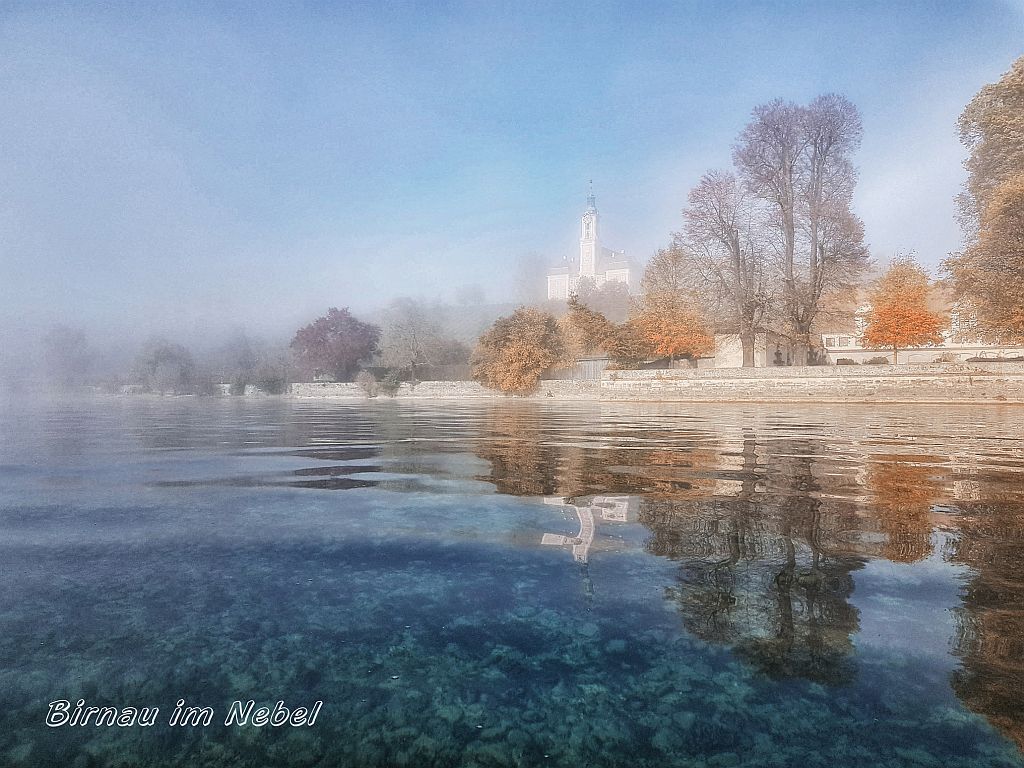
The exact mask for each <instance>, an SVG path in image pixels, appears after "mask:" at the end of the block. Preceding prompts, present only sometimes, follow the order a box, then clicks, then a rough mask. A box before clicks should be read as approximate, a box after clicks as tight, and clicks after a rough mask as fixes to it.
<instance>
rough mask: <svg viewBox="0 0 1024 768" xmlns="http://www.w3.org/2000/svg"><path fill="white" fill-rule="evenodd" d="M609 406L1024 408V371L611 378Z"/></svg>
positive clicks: (934, 368) (983, 368)
mask: <svg viewBox="0 0 1024 768" xmlns="http://www.w3.org/2000/svg"><path fill="white" fill-rule="evenodd" d="M600 399H601V400H640V401H643V400H647V401H690V402H702V401H703V402H729V401H733V402H818V403H832V402H836V403H854V402H866V403H961V402H974V403H1024V365H1021V364H1019V363H1004V364H1000V363H977V364H975V363H960V364H948V365H942V364H929V365H871V366H843V365H835V366H833V365H830V366H808V367H800V368H796V367H793V368H724V369H723V368H719V369H711V370H700V369H696V370H685V369H681V370H670V371H608V372H606V373H605V374H604V377H603V378H602V380H601V392H600Z"/></svg>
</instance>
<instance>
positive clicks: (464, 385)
mask: <svg viewBox="0 0 1024 768" xmlns="http://www.w3.org/2000/svg"><path fill="white" fill-rule="evenodd" d="M599 387H600V382H598V381H542V382H541V383H540V389H538V390H537V392H536V393H534V394H533V395H530V398H531V399H544V400H546V399H555V400H596V399H597V397H598V389H599ZM289 394H290V395H291V396H292V397H298V398H330V399H332V400H366V399H367V397H366V393H365V392H364V391H363V389H362V388H361V387H360V386H359V385H358V384H322V383H315V384H311V383H296V384H292V385H291V387H290V389H289ZM506 397H508V396H507V395H503V394H501V393H500V392H495V391H494V390H492V389H487V388H486V387H484V386H482V385H480V384H477V383H476V382H475V381H421V382H420V383H419V384H417V385H416V386H415V387H412V386H409V385H408V384H403V385H402V386H401V387H400V388H399V390H398V392H397V393H396V394H395V399H396V400H497V399H503V398H506ZM378 399H381V400H386V399H388V398H386V397H385V396H383V395H381V396H380V397H379V398H378Z"/></svg>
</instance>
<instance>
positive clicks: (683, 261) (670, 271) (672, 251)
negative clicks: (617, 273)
mask: <svg viewBox="0 0 1024 768" xmlns="http://www.w3.org/2000/svg"><path fill="white" fill-rule="evenodd" d="M703 279H704V275H703V274H702V272H701V270H700V269H699V268H698V266H697V264H696V263H695V262H694V258H693V254H692V253H690V252H689V251H688V250H687V248H686V247H685V246H684V245H683V244H682V243H681V242H680V241H679V239H678V238H675V239H673V241H672V244H671V245H670V246H669V247H668V248H661V249H659V250H658V252H657V253H655V254H654V256H652V257H651V260H650V261H649V262H647V266H646V267H645V268H644V275H643V277H642V278H641V280H640V292H641V293H643V294H655V293H656V294H667V295H669V296H674V297H676V298H679V299H686V298H691V297H692V296H693V295H694V294H695V293H697V292H699V289H700V287H701V283H702V282H703Z"/></svg>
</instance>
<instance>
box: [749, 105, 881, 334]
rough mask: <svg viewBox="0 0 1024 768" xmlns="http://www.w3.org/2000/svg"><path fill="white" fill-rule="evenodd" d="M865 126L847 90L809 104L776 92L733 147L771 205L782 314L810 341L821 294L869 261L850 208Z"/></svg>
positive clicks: (851, 276) (847, 279)
mask: <svg viewBox="0 0 1024 768" xmlns="http://www.w3.org/2000/svg"><path fill="white" fill-rule="evenodd" d="M861 130H862V129H861V122H860V116H859V114H858V112H857V108H856V107H855V106H854V105H853V104H852V103H851V102H849V101H848V100H847V99H845V98H843V97H842V96H838V95H836V94H826V95H824V96H819V97H818V98H816V99H815V100H814V101H812V102H811V103H810V104H809V105H808V106H806V107H802V106H799V105H797V104H793V103H791V102H785V101H781V100H777V101H773V102H771V103H770V104H766V105H763V106H760V107H757V108H756V109H755V110H754V119H753V121H752V122H751V123H750V124H749V125H748V126H747V127H746V128H745V129H744V131H743V133H742V134H740V138H739V141H738V142H737V144H736V146H735V148H734V153H733V157H734V159H735V162H736V165H737V168H738V170H739V172H740V175H741V177H742V178H743V181H744V182H745V184H746V186H747V188H748V189H749V190H750V191H751V192H753V193H754V194H755V195H756V196H757V197H759V198H760V199H762V200H764V201H765V202H766V203H767V205H768V211H769V213H770V216H769V219H768V223H769V226H768V228H767V230H766V231H767V232H768V233H773V234H774V235H775V238H774V239H775V246H776V249H777V253H778V261H779V272H780V275H781V278H782V286H783V290H782V298H783V311H784V316H785V318H786V320H787V321H788V324H789V327H790V330H791V332H792V333H793V335H794V337H795V341H796V342H797V343H799V344H801V345H803V346H804V347H805V348H806V347H809V346H810V338H811V329H812V327H813V325H814V322H815V320H816V319H817V317H818V314H819V312H820V309H821V305H822V299H823V297H824V296H825V295H826V294H828V293H829V292H830V291H834V290H837V289H840V288H842V287H844V286H845V285H849V284H852V283H853V282H855V281H856V280H857V278H858V277H859V275H860V273H861V271H862V270H863V269H864V267H865V266H866V265H867V260H868V259H867V249H866V248H865V246H864V242H863V240H864V228H863V225H862V224H861V222H860V220H859V219H857V217H856V216H855V215H854V214H853V212H852V211H851V209H850V203H851V199H852V196H853V189H854V186H855V185H856V180H857V174H856V170H855V169H854V166H853V163H852V161H851V157H850V156H851V154H852V153H853V152H854V151H855V150H856V149H857V147H858V146H859V145H860V138H861Z"/></svg>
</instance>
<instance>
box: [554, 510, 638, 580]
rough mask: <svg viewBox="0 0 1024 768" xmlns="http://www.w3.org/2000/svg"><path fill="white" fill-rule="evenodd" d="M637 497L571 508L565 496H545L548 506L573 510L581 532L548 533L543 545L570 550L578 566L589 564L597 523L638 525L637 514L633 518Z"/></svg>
mask: <svg viewBox="0 0 1024 768" xmlns="http://www.w3.org/2000/svg"><path fill="white" fill-rule="evenodd" d="M633 499H634V497H633V496H594V497H593V498H592V499H591V500H590V503H589V504H570V503H569V500H568V499H565V498H563V497H561V496H545V497H544V503H545V504H550V505H552V506H557V507H562V508H563V509H566V510H571V511H573V512H574V513H575V514H576V517H577V519H578V520H579V523H580V531H579V533H578V534H577V535H576V536H563V535H561V534H557V533H545V534H544V535H543V536H542V537H541V540H540V543H541V544H545V545H547V546H553V547H569V548H571V549H572V557H573V560H575V561H576V562H577V563H586V562H587V560H588V558H589V557H590V548H591V546H592V545H593V543H594V533H595V528H596V525H595V524H596V520H595V514H596V515H597V519H601V520H605V521H607V522H612V523H626V522H629V521H630V519H632V520H633V521H634V522H635V521H636V517H637V516H636V514H633V515H632V517H631V515H630V502H631V501H632V500H633Z"/></svg>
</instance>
